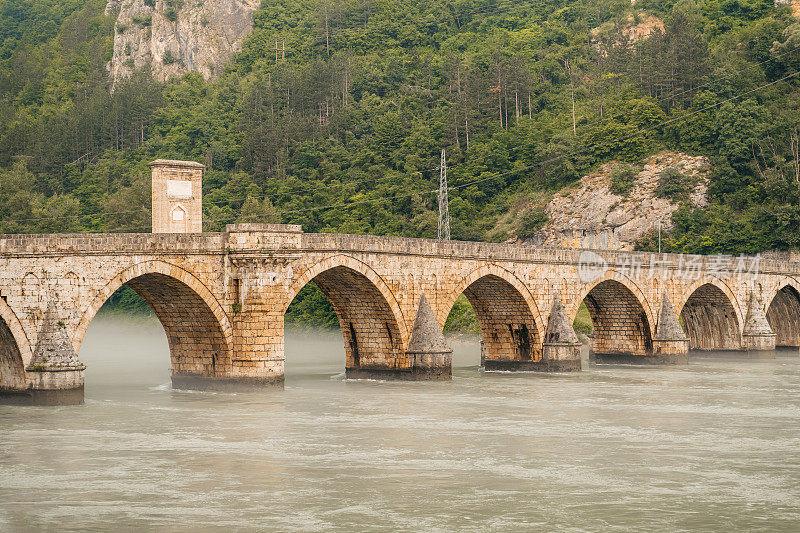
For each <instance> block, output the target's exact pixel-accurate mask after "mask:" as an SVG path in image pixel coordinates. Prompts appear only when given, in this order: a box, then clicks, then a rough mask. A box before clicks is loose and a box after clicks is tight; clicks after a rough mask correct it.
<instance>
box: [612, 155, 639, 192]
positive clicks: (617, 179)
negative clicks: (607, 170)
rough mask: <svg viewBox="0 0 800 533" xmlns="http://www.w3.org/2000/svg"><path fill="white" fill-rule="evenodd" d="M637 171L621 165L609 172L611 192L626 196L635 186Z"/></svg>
mask: <svg viewBox="0 0 800 533" xmlns="http://www.w3.org/2000/svg"><path fill="white" fill-rule="evenodd" d="M636 174H638V171H637V169H636V168H635V167H634V166H633V165H628V164H627V163H621V164H619V165H617V166H615V167H614V168H613V169H612V170H611V174H610V177H611V192H613V193H614V194H619V195H620V196H628V194H630V192H631V191H632V190H633V186H634V185H636Z"/></svg>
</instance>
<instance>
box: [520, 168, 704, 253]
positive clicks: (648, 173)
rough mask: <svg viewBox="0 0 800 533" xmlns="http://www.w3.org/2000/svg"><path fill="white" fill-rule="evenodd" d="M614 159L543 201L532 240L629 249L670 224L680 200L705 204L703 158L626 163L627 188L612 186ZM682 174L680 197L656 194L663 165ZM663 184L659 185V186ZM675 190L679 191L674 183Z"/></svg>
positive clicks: (588, 246)
mask: <svg viewBox="0 0 800 533" xmlns="http://www.w3.org/2000/svg"><path fill="white" fill-rule="evenodd" d="M618 167H619V164H618V163H615V162H612V163H607V164H605V165H603V166H601V167H600V168H599V169H598V171H597V172H594V173H592V174H589V175H588V176H584V177H583V178H582V179H581V182H580V184H579V185H578V186H577V187H574V188H570V189H565V190H564V191H562V192H561V193H560V194H557V195H556V196H555V197H554V198H553V199H552V200H550V202H549V203H547V205H546V206H545V213H546V215H547V223H546V225H545V226H544V227H543V228H542V229H541V230H540V231H538V232H537V233H536V234H535V235H534V236H533V237H532V238H531V239H530V240H531V241H532V242H533V243H536V244H540V245H545V246H568V247H576V248H577V247H580V248H602V249H624V250H630V249H632V248H633V245H634V243H635V242H636V240H638V239H639V238H640V237H641V236H642V235H643V234H644V233H646V232H647V231H650V230H652V229H655V228H657V227H658V223H659V217H661V223H662V224H663V226H662V227H663V228H664V229H669V228H670V226H671V222H670V218H671V215H672V213H673V212H674V211H675V210H676V209H678V207H679V205H680V202H681V201H685V202H687V203H689V204H692V205H695V206H698V207H703V206H705V205H706V204H707V199H706V193H707V190H708V173H709V171H710V164H709V161H708V159H707V158H705V157H696V156H690V155H687V154H682V153H675V152H662V153H660V154H656V155H653V156H651V157H649V158H648V159H646V160H645V161H644V162H643V164H642V165H640V166H638V167H629V168H631V169H633V170H632V172H631V174H632V175H633V179H632V180H631V184H630V186H629V190H628V191H627V192H626V193H620V194H617V193H615V192H613V191H612V175H614V171H615V169H617V168H618ZM668 169H670V170H673V171H676V172H677V173H680V174H679V175H680V176H683V177H684V178H683V179H684V180H685V182H684V187H685V189H686V190H685V191H683V199H681V200H676V199H675V198H669V197H661V196H659V190H658V187H659V182H660V181H663V180H662V177H663V176H664V172H665V171H666V170H668ZM662 186H663V185H662ZM672 189H673V191H674V192H673V195H675V194H678V195H680V194H681V192H680V191H679V190H677V191H675V187H674V186H673V187H672Z"/></svg>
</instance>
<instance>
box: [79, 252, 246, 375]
mask: <svg viewBox="0 0 800 533" xmlns="http://www.w3.org/2000/svg"><path fill="white" fill-rule="evenodd" d="M122 285H126V286H128V287H130V288H131V289H133V290H134V291H135V292H136V293H137V294H138V295H139V296H141V297H142V299H144V300H145V301H146V302H147V303H148V304H149V305H150V307H151V308H152V310H153V313H154V314H155V315H156V316H157V317H158V319H159V320H160V321H161V324H162V326H164V330H165V332H166V334H167V341H168V342H169V348H170V359H171V362H172V373H173V375H176V374H178V375H191V376H203V377H214V376H223V375H226V374H227V373H228V372H229V370H230V365H231V331H232V329H231V325H230V322H229V321H228V317H227V315H226V314H225V313H224V312H223V310H222V307H221V306H220V305H219V303H218V302H217V300H216V299H215V298H214V296H213V295H212V294H211V292H210V291H209V290H208V289H207V288H206V287H205V286H204V285H203V284H202V283H201V282H200V281H199V280H198V279H197V278H195V277H194V276H193V275H191V274H190V273H188V272H187V271H185V270H183V269H181V268H179V267H177V266H174V265H170V264H168V263H164V262H162V261H149V262H146V263H140V264H138V265H135V266H133V267H131V268H129V269H126V270H125V271H123V272H121V273H120V274H118V275H117V276H116V277H115V278H114V279H112V280H111V281H110V282H109V283H108V284H107V285H106V287H105V288H103V289H102V290H101V291H100V293H99V294H98V295H97V297H95V299H94V300H93V301H92V303H91V304H90V305H89V307H88V308H87V309H86V310H85V311H84V313H83V315H82V318H81V321H80V323H79V324H78V328H77V331H76V333H75V337H74V341H73V344H74V346H75V350H76V351H79V350H80V346H81V343H82V342H83V338H84V336H85V335H86V330H87V329H88V327H89V324H90V323H91V321H92V319H93V318H94V316H95V315H96V314H97V311H99V309H100V308H101V307H102V306H103V304H104V303H105V302H106V300H108V298H110V297H111V295H112V294H114V292H115V291H116V290H117V289H119V288H120V287H122Z"/></svg>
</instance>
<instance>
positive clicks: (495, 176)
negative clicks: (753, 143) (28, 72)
mask: <svg viewBox="0 0 800 533" xmlns="http://www.w3.org/2000/svg"><path fill="white" fill-rule="evenodd" d="M798 75H800V71H797V72H793V73H791V74H787V75H786V76H783V77H782V78H780V79H777V80H775V81H772V82H769V83H766V84H763V85H760V86H758V87H756V88H754V89H750V90H748V91H744V92H742V93H740V94H737V95H735V96H731V97H729V98H726V99H724V100H720V101H719V102H717V103H714V104H711V105H708V106H706V107H704V108H702V109H697V110H695V111H692V112H691V113H688V114H686V115H681V116H679V117H674V118H672V119H669V120H665V121H662V122H660V123H658V124H654V125H651V126H649V127H647V128H642V129H639V130H637V131H636V132H635V133H632V134H629V135H626V136H623V137H618V138H616V139H612V140H610V142H611V143H616V142H622V141H626V140H629V139H632V138H634V137H636V136H638V135H641V134H643V133H646V132H648V131H652V130H654V129H656V128H659V127H661V126H664V125H666V124H670V123H673V122H679V121H683V120H686V119H688V118H689V117H691V116H694V115H696V114H698V113H702V112H705V111H708V110H709V109H713V108H715V107H719V106H721V105H723V104H726V103H728V102H731V101H733V100H737V99H739V98H742V97H744V96H747V95H750V94H752V93H754V92H756V91H759V90H761V89H764V88H767V87H770V86H772V85H775V84H777V83H780V82H782V81H785V80H787V79H790V78H793V77H795V76H798ZM589 149H590V147H584V148H581V149H580V150H575V151H573V152H570V153H567V154H562V155H559V156H555V157H551V158H549V159H546V160H544V161H540V162H537V163H534V164H532V165H528V166H526V167H521V168H517V169H514V170H510V171H508V172H502V173H500V174H493V175H492V176H487V177H485V178H480V179H476V180H472V181H469V182H467V183H461V184H458V185H453V186H449V187H447V190H448V191H453V190H458V189H463V188H465V187H470V186H472V185H477V184H479V183H485V182H487V181H492V180H495V179H499V178H502V177H506V176H510V175H513V174H518V173H520V172H525V171H528V170H533V169H534V168H537V167H541V166H543V165H546V164H549V163H553V162H556V161H559V160H562V159H565V158H568V157H574V156H576V155H580V154H582V153H584V152H586V151H588V150H589ZM439 192H440V189H439V188H437V189H431V190H427V191H417V192H413V193H407V194H400V195H395V196H390V197H383V198H372V199H366V200H359V201H356V202H340V203H337V204H331V205H327V206H314V207H309V208H300V209H292V210H286V211H281V214H296V213H304V212H309V211H322V210H327V209H333V208H336V207H351V206H356V205H364V204H373V203H381V202H385V201H387V200H397V199H403V198H409V197H412V196H425V195H428V194H433V193H439ZM143 209H145V212H146V208H143ZM141 212H142V210H136V211H128V212H126V211H119V212H107V213H101V215H102V216H105V215H109V214H126V213H141ZM84 216H92V215H78V214H75V215H67V216H64V217H58V218H49V217H38V218H29V219H4V220H2V221H0V222H20V221H33V220H59V219H64V218H67V217H84ZM259 216H261V215H252V216H251V217H248V216H245V217H239V218H256V217H259Z"/></svg>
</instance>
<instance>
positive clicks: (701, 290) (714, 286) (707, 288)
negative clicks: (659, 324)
mask: <svg viewBox="0 0 800 533" xmlns="http://www.w3.org/2000/svg"><path fill="white" fill-rule="evenodd" d="M683 294H684V296H685V298H686V299H685V300H684V301H683V303H682V305H681V306H680V307H679V309H680V314H679V316H680V319H681V322H683V329H684V331H685V332H686V335H688V337H689V348H690V349H692V350H739V349H741V348H742V327H743V325H744V316H743V314H742V311H741V308H740V306H739V302H738V300H737V298H736V295H735V294H734V293H733V291H732V290H731V289H730V287H729V286H728V285H727V283H725V282H724V281H722V280H721V279H719V278H716V277H713V276H708V275H704V276H702V277H701V278H700V279H699V280H697V281H695V282H694V283H693V284H692V285H690V286H689V288H688V290H686V291H685V292H684V293H683Z"/></svg>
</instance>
